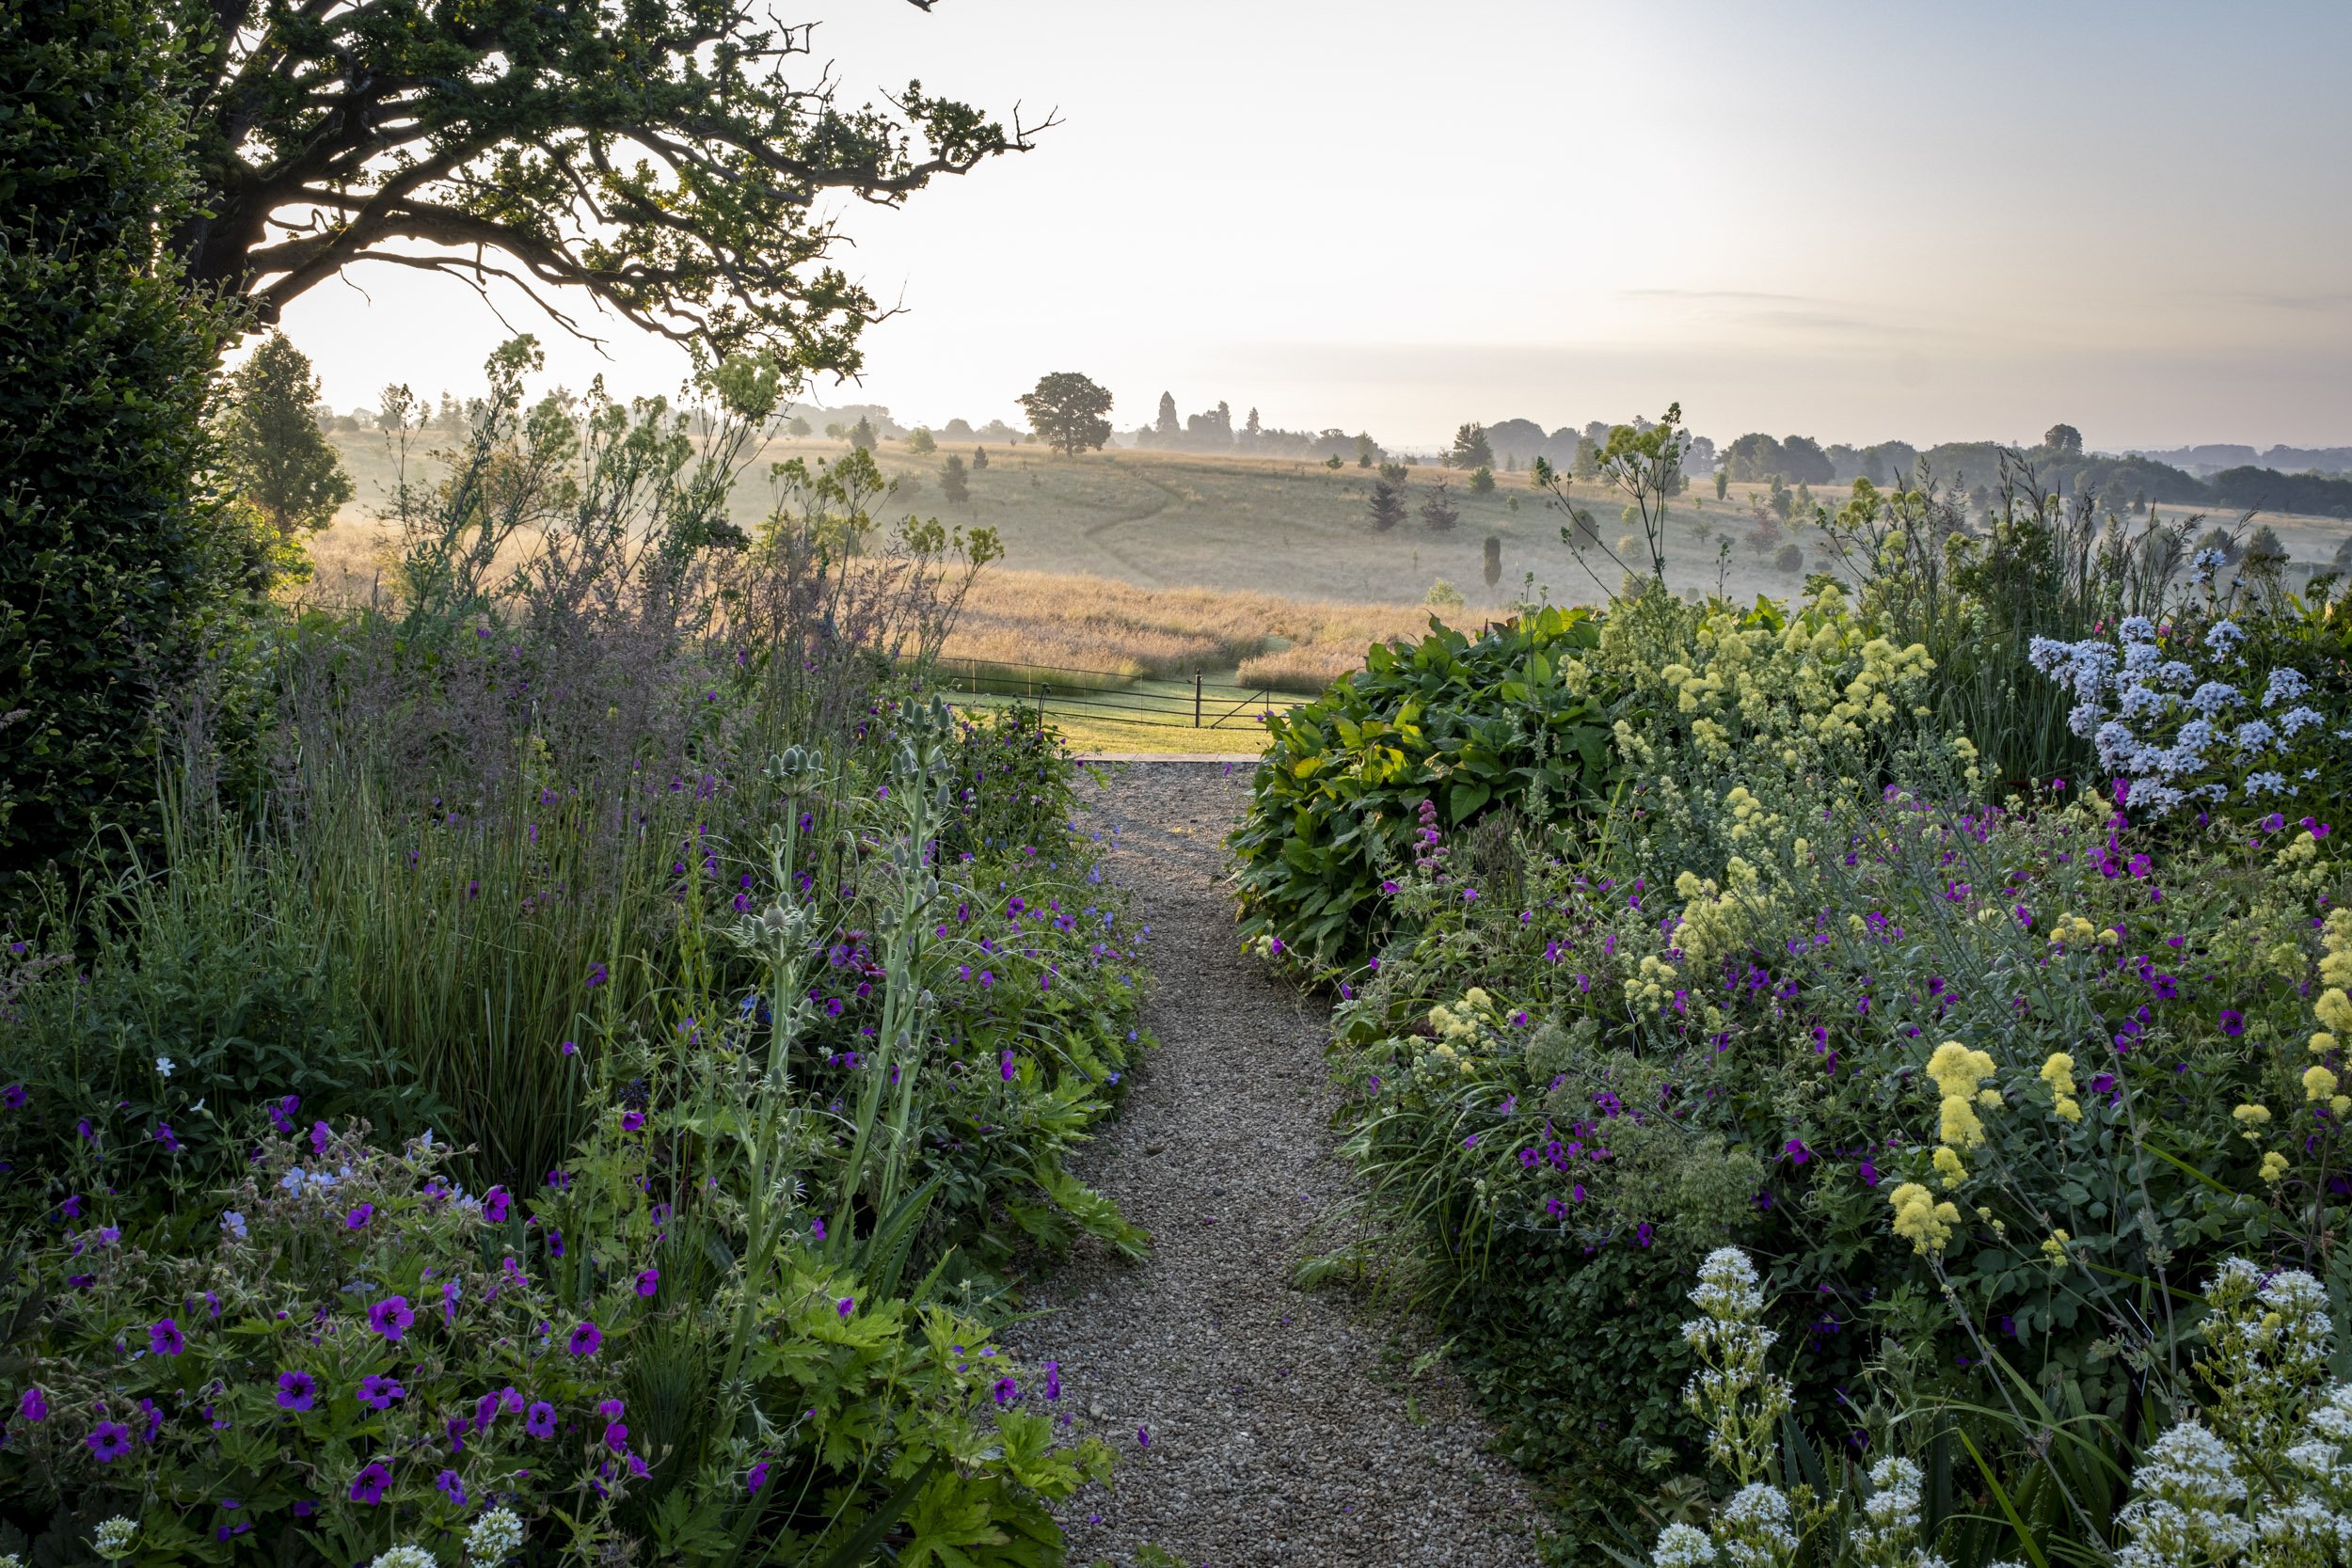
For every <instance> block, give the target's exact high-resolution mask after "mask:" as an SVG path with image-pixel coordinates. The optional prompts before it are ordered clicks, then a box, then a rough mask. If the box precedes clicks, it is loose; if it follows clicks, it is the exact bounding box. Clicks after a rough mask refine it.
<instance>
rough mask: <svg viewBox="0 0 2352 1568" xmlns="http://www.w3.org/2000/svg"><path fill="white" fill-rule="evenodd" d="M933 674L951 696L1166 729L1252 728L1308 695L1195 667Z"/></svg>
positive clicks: (943, 666)
mask: <svg viewBox="0 0 2352 1568" xmlns="http://www.w3.org/2000/svg"><path fill="white" fill-rule="evenodd" d="M931 678H932V679H933V680H934V681H936V682H937V683H938V684H939V685H940V686H941V687H942V688H944V689H946V692H947V693H948V694H949V695H950V696H959V695H961V696H968V697H978V698H983V699H993V700H995V701H998V702H1012V703H1020V704H1024V705H1030V706H1034V707H1036V708H1037V709H1038V710H1039V711H1040V713H1041V714H1044V713H1067V714H1085V715H1088V716H1089V717H1093V718H1099V719H1108V720H1116V721H1119V722H1120V723H1127V724H1155V725H1159V726H1162V727H1164V728H1168V729H1188V730H1254V729H1257V728H1259V727H1260V726H1261V725H1263V723H1264V721H1265V720H1266V719H1267V717H1269V716H1270V715H1272V714H1275V713H1279V712H1282V711H1283V710H1285V709H1288V708H1291V707H1295V706H1296V705H1298V704H1299V703H1301V702H1304V701H1305V700H1306V699H1305V698H1303V697H1299V696H1296V695H1294V694H1292V693H1289V692H1278V691H1276V690H1275V689H1273V688H1272V687H1269V686H1232V685H1229V684H1227V683H1225V682H1222V681H1213V680H1209V679H1207V678H1205V677H1204V676H1202V675H1201V674H1200V673H1199V672H1198V671H1196V672H1194V673H1193V675H1192V678H1191V679H1190V680H1188V681H1186V680H1182V679H1178V680H1150V679H1136V678H1134V677H1130V676H1126V675H1122V674H1119V673H1116V672H1113V671H1108V670H1066V669H1060V668H1056V667H1052V666H1043V665H1040V666H1034V667H1025V668H1023V669H1020V670H1008V669H1006V668H1004V667H1002V666H998V665H990V664H986V663H982V662H980V661H979V660H977V659H961V658H943V659H941V660H940V661H939V663H938V664H937V666H935V667H934V669H933V671H932V675H931Z"/></svg>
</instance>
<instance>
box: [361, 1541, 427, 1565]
mask: <svg viewBox="0 0 2352 1568" xmlns="http://www.w3.org/2000/svg"><path fill="white" fill-rule="evenodd" d="M369 1568H441V1565H440V1563H439V1562H438V1561H437V1560H435V1558H434V1556H433V1554H432V1553H431V1552H428V1551H426V1550H425V1549H424V1548H423V1547H422V1546H394V1547H393V1548H391V1550H389V1551H386V1552H378V1553H377V1554H376V1557H375V1560H374V1561H373V1563H371V1564H369Z"/></svg>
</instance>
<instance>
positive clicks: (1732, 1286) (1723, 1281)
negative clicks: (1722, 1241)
mask: <svg viewBox="0 0 2352 1568" xmlns="http://www.w3.org/2000/svg"><path fill="white" fill-rule="evenodd" d="M1691 1301H1692V1305H1693V1306H1695V1307H1698V1309H1699V1310H1700V1311H1702V1312H1704V1313H1706V1314H1707V1315H1708V1317H1710V1318H1713V1317H1724V1316H1727V1315H1740V1314H1745V1313H1749V1312H1760V1311H1762V1310H1763V1309H1764V1292H1763V1291H1760V1290H1758V1289H1757V1288H1756V1265H1755V1264H1754V1263H1752V1262H1750V1261H1748V1255H1747V1254H1746V1253H1744V1252H1741V1251H1740V1249H1739V1248H1738V1247H1736V1246H1724V1247H1717V1248H1716V1249H1715V1250H1714V1251H1712V1252H1710V1253H1708V1255H1707V1261H1706V1262H1704V1263H1701V1264H1700V1265H1699V1282H1698V1285H1697V1287H1696V1288H1695V1289H1693V1290H1692V1291H1691Z"/></svg>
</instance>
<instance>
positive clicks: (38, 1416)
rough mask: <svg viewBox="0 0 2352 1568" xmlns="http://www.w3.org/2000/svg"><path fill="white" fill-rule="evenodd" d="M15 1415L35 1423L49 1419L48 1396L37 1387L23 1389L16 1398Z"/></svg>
mask: <svg viewBox="0 0 2352 1568" xmlns="http://www.w3.org/2000/svg"><path fill="white" fill-rule="evenodd" d="M16 1413H17V1414H18V1415H19V1416H22V1417H24V1418H25V1419H26V1420H27V1421H32V1422H35V1423H39V1422H41V1421H45V1420H47V1419H49V1396H48V1395H46V1394H44V1393H42V1392H41V1391H40V1388H39V1387H38V1386H36V1387H31V1388H27V1389H25V1390H24V1392H23V1393H21V1394H19V1395H17V1397H16Z"/></svg>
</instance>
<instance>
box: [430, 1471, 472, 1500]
mask: <svg viewBox="0 0 2352 1568" xmlns="http://www.w3.org/2000/svg"><path fill="white" fill-rule="evenodd" d="M433 1484H434V1485H435V1486H436V1487H437V1488H439V1490H440V1492H441V1495H442V1496H443V1497H447V1498H448V1499H449V1500H450V1501H451V1502H453V1503H454V1504H456V1505H457V1506H458V1507H459V1508H463V1507H465V1506H466V1481H465V1478H464V1477H462V1476H460V1475H459V1474H458V1473H457V1472H456V1471H454V1470H443V1471H442V1472H441V1473H440V1474H439V1475H437V1476H435V1477H434V1478H433Z"/></svg>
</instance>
